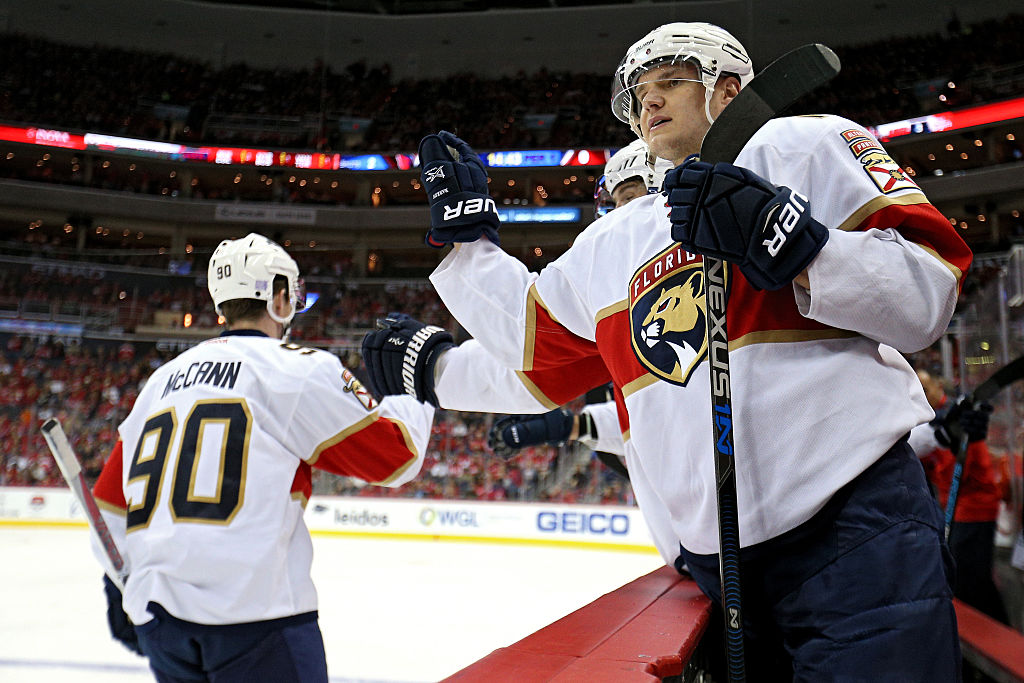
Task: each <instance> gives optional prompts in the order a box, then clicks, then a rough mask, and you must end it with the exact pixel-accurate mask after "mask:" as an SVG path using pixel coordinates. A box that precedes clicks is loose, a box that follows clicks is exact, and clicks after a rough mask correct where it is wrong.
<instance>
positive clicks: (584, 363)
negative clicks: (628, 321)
mask: <svg viewBox="0 0 1024 683" xmlns="http://www.w3.org/2000/svg"><path fill="white" fill-rule="evenodd" d="M574 248H575V247H574ZM572 251H573V250H570V252H572ZM570 252H567V253H566V254H564V255H563V256H562V258H561V259H559V261H561V260H563V259H566V258H567V257H569V258H571V257H572V254H571V253H570ZM556 264H558V261H556V262H555V263H554V264H551V265H549V266H548V267H546V268H545V269H544V270H543V271H541V272H540V273H539V274H537V273H530V272H529V271H527V269H526V267H525V266H524V265H523V264H522V263H520V262H519V261H518V260H516V259H515V258H513V257H512V256H509V255H508V254H506V253H505V252H503V251H501V250H500V249H499V248H498V247H495V246H494V245H493V244H492V243H490V242H489V241H487V240H479V241H477V242H472V243H468V244H461V245H457V247H456V248H455V249H453V250H452V251H451V253H449V254H448V256H447V257H445V259H444V261H442V262H441V264H440V265H439V266H438V267H437V269H436V270H435V271H434V273H433V274H432V275H431V276H430V280H431V282H432V283H433V285H434V288H435V289H436V290H437V292H438V294H439V295H440V297H441V299H442V300H443V301H444V303H445V305H446V306H447V307H448V309H449V310H450V311H451V312H452V314H453V315H454V316H455V318H456V319H457V320H458V321H459V322H460V323H461V324H462V326H463V327H465V328H466V330H467V331H468V332H469V333H470V334H471V335H472V336H473V337H474V339H476V340H477V341H478V342H479V343H480V345H481V346H482V347H483V348H484V349H486V351H487V352H488V353H490V354H491V355H492V356H493V357H494V358H495V359H496V361H497V362H498V363H499V364H501V365H504V366H505V367H507V368H510V369H511V370H517V371H519V373H520V374H519V378H520V380H522V381H524V383H525V382H528V383H529V385H530V386H529V390H530V392H531V393H532V394H533V395H534V397H535V398H536V399H537V400H538V401H540V402H541V403H542V404H543V405H545V406H546V407H547V409H551V408H554V407H557V406H560V405H564V404H565V403H567V402H568V401H570V400H572V399H574V398H576V397H577V396H579V395H581V394H583V393H584V392H586V391H587V390H589V389H592V388H593V387H596V386H599V385H601V384H605V383H606V382H608V381H610V380H611V375H610V374H609V373H608V369H607V368H606V367H605V365H604V361H603V360H602V359H601V356H600V354H599V352H598V348H597V344H596V343H595V341H594V339H595V327H596V323H595V322H594V317H593V312H592V311H591V310H590V308H591V307H590V306H589V305H588V303H587V302H586V301H584V300H583V299H582V298H581V297H580V296H579V295H578V294H577V293H576V292H578V291H579V290H578V289H577V288H576V287H574V286H573V284H572V282H570V279H571V278H569V277H567V276H566V272H567V271H566V270H565V269H564V267H560V266H559V265H556ZM541 292H550V293H551V294H550V297H549V298H550V299H551V301H545V300H544V299H543V298H542V295H541ZM523 412H525V411H523ZM531 412H536V411H535V410H534V411H531Z"/></svg>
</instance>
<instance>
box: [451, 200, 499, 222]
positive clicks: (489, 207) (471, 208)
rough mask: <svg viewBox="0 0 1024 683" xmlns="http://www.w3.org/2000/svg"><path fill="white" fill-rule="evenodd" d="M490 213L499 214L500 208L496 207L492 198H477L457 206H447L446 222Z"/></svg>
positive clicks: (460, 202) (461, 202)
mask: <svg viewBox="0 0 1024 683" xmlns="http://www.w3.org/2000/svg"><path fill="white" fill-rule="evenodd" d="M488 211H490V212H493V213H494V214H497V213H498V207H497V206H495V204H494V200H493V199H491V198H490V197H486V198H485V197H476V198H474V199H467V200H466V201H459V202H458V203H457V204H456V205H455V206H451V205H448V204H446V205H445V206H444V220H446V221H450V220H454V219H456V218H458V217H459V216H469V215H470V214H474V213H486V212H488Z"/></svg>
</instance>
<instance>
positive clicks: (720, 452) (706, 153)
mask: <svg viewBox="0 0 1024 683" xmlns="http://www.w3.org/2000/svg"><path fill="white" fill-rule="evenodd" d="M837 73H839V58H838V57H836V55H835V53H834V52H832V50H830V49H828V48H827V47H825V46H824V45H818V44H813V45H804V46H803V47H798V48H797V49H795V50H793V51H792V52H787V53H786V54H784V55H783V56H781V57H779V58H778V59H777V60H775V61H774V62H772V63H771V64H769V65H768V66H767V67H766V68H765V69H764V70H763V71H761V73H760V74H758V75H757V76H756V77H754V79H753V80H751V81H750V83H749V84H748V85H747V86H746V87H745V88H743V89H742V90H740V92H739V94H738V95H736V97H735V98H734V99H733V101H732V102H730V103H729V105H728V106H727V107H726V108H725V109H723V110H722V113H721V114H719V115H718V118H717V119H715V122H714V124H712V126H711V129H710V130H708V133H707V135H706V136H704V142H703V144H702V145H701V148H700V158H701V161H707V162H710V163H712V164H713V163H716V162H719V161H728V162H732V161H735V159H736V157H737V156H739V153H740V150H741V149H743V147H744V145H746V144H747V142H748V141H749V140H750V138H751V137H752V136H753V135H754V133H756V132H757V131H758V130H760V128H761V126H763V125H764V124H765V123H767V122H768V121H769V120H770V119H772V118H773V117H775V116H778V114H779V113H780V112H781V111H782V110H784V109H785V108H786V107H788V106H789V105H791V104H793V102H795V101H796V100H797V99H799V98H800V97H801V96H802V95H805V94H807V93H808V92H810V91H811V90H814V89H815V88H817V87H818V86H820V85H824V84H825V83H827V82H828V81H829V80H831V79H832V78H833V77H834V76H835V75H836V74H837ZM703 267H704V282H705V283H706V289H705V302H706V305H707V316H706V322H707V340H708V364H709V365H710V366H711V422H712V424H713V425H714V426H713V429H714V432H713V433H714V437H715V483H716V491H717V494H718V542H719V553H718V569H719V573H720V576H721V581H722V608H723V610H724V612H725V655H726V666H727V668H728V672H729V680H730V681H731V682H733V683H736V682H737V681H743V680H745V679H746V662H745V658H744V654H743V610H742V606H741V599H740V530H739V515H738V512H737V505H736V458H735V455H734V451H735V449H734V447H733V431H732V390H731V386H732V385H731V377H730V373H729V333H728V331H727V330H726V324H725V319H726V299H727V297H728V294H727V289H726V282H725V278H726V271H727V266H726V264H725V262H724V261H720V260H718V259H712V258H708V257H704V266H703Z"/></svg>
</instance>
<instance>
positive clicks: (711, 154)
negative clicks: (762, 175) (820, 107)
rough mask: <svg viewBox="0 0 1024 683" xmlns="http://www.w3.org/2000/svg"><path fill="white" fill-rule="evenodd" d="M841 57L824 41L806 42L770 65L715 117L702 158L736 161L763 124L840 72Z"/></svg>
mask: <svg viewBox="0 0 1024 683" xmlns="http://www.w3.org/2000/svg"><path fill="white" fill-rule="evenodd" d="M839 69H840V64H839V57H837V56H836V53H835V52H833V51H832V50H830V49H829V48H827V47H825V46H824V45H821V44H820V43H811V44H809V45H803V46H801V47H798V48H796V49H795V50H791V51H790V52H787V53H786V54H784V55H782V56H781V57H779V58H778V59H776V60H775V61H774V62H772V63H771V64H769V65H768V66H766V67H765V68H764V69H763V70H762V71H761V72H760V73H759V74H757V75H756V76H755V77H754V79H753V80H752V81H750V83H749V84H748V85H747V86H746V87H745V88H743V89H742V90H740V92H739V94H738V95H737V96H736V97H735V99H733V101H732V102H730V103H729V106H727V107H726V108H725V109H723V110H722V113H721V114H719V115H718V118H717V119H715V123H714V124H713V125H712V126H711V129H710V130H709V131H708V133H707V135H706V136H704V142H703V144H702V145H701V148H700V158H701V161H707V162H709V163H717V162H719V161H728V162H733V161H735V160H736V157H738V156H739V154H740V150H742V149H743V147H744V145H746V144H747V141H748V140H750V138H751V137H752V136H753V135H754V133H756V132H757V131H758V130H760V129H761V126H763V125H764V124H766V123H768V121H769V120H771V119H772V118H774V117H776V116H778V115H779V114H780V113H781V112H782V111H784V110H785V109H786V108H787V107H789V106H790V105H791V104H793V103H794V102H796V101H797V100H798V99H800V98H801V97H803V96H804V95H806V94H807V93H809V92H811V91H812V90H814V89H815V88H817V87H819V86H822V85H824V84H825V83H828V82H829V81H830V80H832V79H833V78H834V77H835V76H836V74H838V73H839Z"/></svg>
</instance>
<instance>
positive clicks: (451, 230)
mask: <svg viewBox="0 0 1024 683" xmlns="http://www.w3.org/2000/svg"><path fill="white" fill-rule="evenodd" d="M419 157H420V167H421V168H422V169H423V170H422V171H421V172H420V178H421V179H422V180H423V187H424V189H425V190H426V192H427V201H429V202H430V232H428V233H427V237H426V240H425V241H426V243H427V245H428V246H431V247H435V248H438V249H439V248H441V247H443V246H445V245H446V244H452V243H453V242H475V241H476V240H478V239H480V237H482V236H483V235H486V236H487V239H489V240H490V241H491V242H494V244H500V240H499V239H498V226H499V223H500V222H499V220H498V207H497V206H496V205H495V203H494V200H493V199H492V198H491V196H490V194H488V190H487V171H486V170H484V164H483V162H482V161H480V157H479V156H478V155H477V153H476V152H474V151H473V148H472V147H470V146H469V145H467V144H466V143H465V142H464V141H463V140H460V139H459V138H458V137H456V136H454V135H452V134H451V133H449V132H448V131H444V130H442V131H441V132H440V133H438V134H437V135H428V136H426V137H425V138H423V140H421V141H420V149H419Z"/></svg>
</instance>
